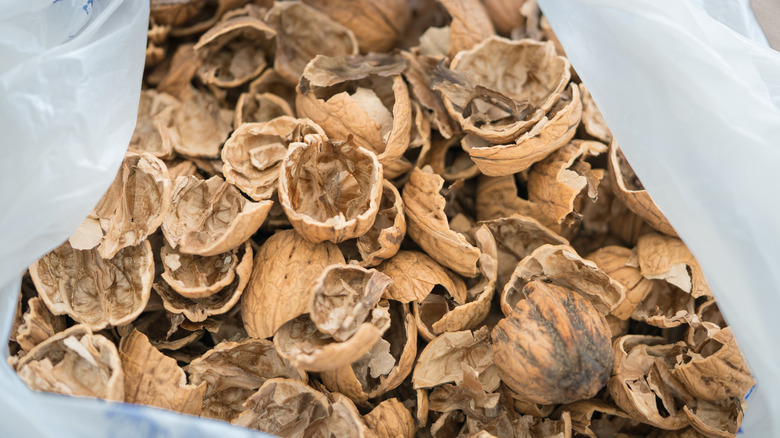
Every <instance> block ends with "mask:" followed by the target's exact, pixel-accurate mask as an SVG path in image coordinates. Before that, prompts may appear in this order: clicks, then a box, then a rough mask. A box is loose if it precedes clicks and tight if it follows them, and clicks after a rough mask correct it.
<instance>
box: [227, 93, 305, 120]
mask: <svg viewBox="0 0 780 438" xmlns="http://www.w3.org/2000/svg"><path fill="white" fill-rule="evenodd" d="M282 116H287V117H294V116H295V112H294V111H293V109H292V107H290V104H289V103H288V102H287V101H286V100H284V99H283V98H281V97H279V96H277V95H275V94H271V93H241V95H240V96H238V101H237V102H236V111H235V113H234V114H233V117H234V118H233V126H236V127H241V125H242V124H244V123H264V122H268V121H271V120H273V119H275V118H277V117H282Z"/></svg>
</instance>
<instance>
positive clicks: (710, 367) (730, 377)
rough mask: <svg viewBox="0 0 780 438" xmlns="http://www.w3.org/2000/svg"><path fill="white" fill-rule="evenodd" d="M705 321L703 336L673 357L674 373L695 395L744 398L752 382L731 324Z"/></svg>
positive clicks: (709, 397) (712, 399)
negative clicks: (699, 340) (701, 339)
mask: <svg viewBox="0 0 780 438" xmlns="http://www.w3.org/2000/svg"><path fill="white" fill-rule="evenodd" d="M702 324H704V325H705V330H706V332H707V338H706V339H705V340H704V341H702V342H701V343H700V344H699V345H697V346H696V348H695V349H693V350H690V351H687V352H685V353H684V354H682V355H681V356H678V357H677V364H676V365H675V366H674V375H675V377H677V378H678V379H679V380H680V382H682V384H683V385H685V388H686V389H687V390H688V391H689V392H690V393H691V394H692V395H694V396H695V397H698V398H699V399H702V400H709V401H723V400H726V399H727V398H730V397H736V398H738V399H741V398H744V396H745V394H747V392H748V391H749V390H750V388H751V387H752V386H753V385H754V384H755V380H753V377H752V376H751V375H750V369H749V368H748V366H747V363H746V362H745V359H744V358H743V357H742V353H741V352H740V350H739V346H738V345H737V341H736V339H734V335H733V334H732V332H731V327H726V328H723V329H721V328H719V327H717V326H715V325H714V324H711V323H702Z"/></svg>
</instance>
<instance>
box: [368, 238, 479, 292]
mask: <svg viewBox="0 0 780 438" xmlns="http://www.w3.org/2000/svg"><path fill="white" fill-rule="evenodd" d="M377 269H378V270H379V271H381V272H382V273H384V274H386V275H388V276H389V277H390V278H391V279H392V280H393V283H392V284H391V285H390V286H388V288H387V290H386V292H385V298H388V299H392V300H397V301H400V302H402V303H409V302H412V301H417V302H422V301H423V300H424V299H425V297H427V296H428V294H430V293H431V291H433V290H434V288H435V287H436V286H440V287H442V288H444V289H445V290H446V291H447V293H448V294H449V295H450V296H452V297H455V299H457V300H460V301H465V299H466V284H465V283H464V282H463V280H462V279H461V278H460V277H458V276H457V275H455V274H453V273H452V272H450V271H449V270H447V269H446V268H444V267H442V266H441V265H440V264H439V263H438V262H436V260H433V259H432V258H431V257H430V256H428V255H427V254H425V253H422V252H417V251H406V250H404V251H399V252H398V254H396V255H395V256H394V257H393V258H391V259H390V260H387V261H385V262H384V263H382V264H381V265H379V266H378V267H377Z"/></svg>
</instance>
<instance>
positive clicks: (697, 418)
mask: <svg viewBox="0 0 780 438" xmlns="http://www.w3.org/2000/svg"><path fill="white" fill-rule="evenodd" d="M683 411H684V412H685V415H687V416H688V421H690V422H691V426H693V429H695V430H696V431H698V432H699V433H700V434H702V435H703V436H706V437H715V438H732V437H735V436H737V435H739V434H740V430H741V429H740V427H739V425H740V424H741V423H742V415H743V411H744V408H743V405H742V404H741V403H740V401H739V400H737V399H730V400H727V401H725V402H724V403H720V404H716V403H710V402H706V401H704V400H697V401H696V406H693V407H688V406H683Z"/></svg>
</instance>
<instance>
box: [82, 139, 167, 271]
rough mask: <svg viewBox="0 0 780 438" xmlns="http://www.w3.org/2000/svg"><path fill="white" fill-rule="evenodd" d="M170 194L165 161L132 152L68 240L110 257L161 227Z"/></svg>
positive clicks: (136, 243) (137, 242)
mask: <svg viewBox="0 0 780 438" xmlns="http://www.w3.org/2000/svg"><path fill="white" fill-rule="evenodd" d="M170 196H171V182H170V180H169V179H168V169H167V168H166V166H165V163H163V162H162V161H160V160H159V159H158V158H155V157H154V156H152V155H150V154H146V153H144V154H133V153H128V154H127V155H126V156H125V159H124V160H123V161H122V165H121V167H120V168H119V172H117V175H116V177H115V178H114V182H113V183H111V186H110V187H109V188H108V190H107V191H106V193H105V194H104V195H103V197H102V198H100V201H98V204H97V205H96V206H95V208H94V209H92V212H91V213H90V214H89V216H88V217H87V218H86V219H85V220H84V222H82V223H81V225H80V226H79V228H78V229H77V230H76V232H75V233H73V235H72V236H70V238H69V239H68V242H70V245H71V246H72V247H73V248H74V249H81V250H90V249H92V248H95V247H97V252H98V253H99V254H100V256H101V257H103V258H105V259H110V258H112V257H114V256H115V255H116V254H117V252H118V251H119V250H121V249H122V248H126V247H128V246H135V245H138V244H139V243H141V242H142V241H143V240H144V239H146V237H147V236H149V235H150V234H152V233H154V232H155V231H157V228H159V226H160V224H162V221H163V218H164V217H165V215H166V214H167V213H168V209H169V208H170V205H171V200H170ZM128 200H132V201H131V202H132V203H130V202H128Z"/></svg>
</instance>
